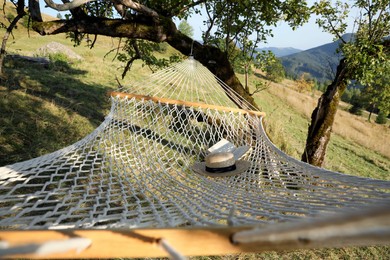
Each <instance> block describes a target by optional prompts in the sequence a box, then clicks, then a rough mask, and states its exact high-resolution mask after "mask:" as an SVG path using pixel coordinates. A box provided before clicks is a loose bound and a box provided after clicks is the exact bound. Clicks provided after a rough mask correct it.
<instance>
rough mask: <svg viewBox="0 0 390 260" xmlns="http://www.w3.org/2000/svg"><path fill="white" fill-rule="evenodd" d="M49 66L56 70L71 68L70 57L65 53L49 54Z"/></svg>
mask: <svg viewBox="0 0 390 260" xmlns="http://www.w3.org/2000/svg"><path fill="white" fill-rule="evenodd" d="M49 60H50V66H49V68H50V69H52V70H55V71H66V70H68V69H69V68H70V66H69V61H68V57H67V56H66V55H65V54H63V53H51V54H49Z"/></svg>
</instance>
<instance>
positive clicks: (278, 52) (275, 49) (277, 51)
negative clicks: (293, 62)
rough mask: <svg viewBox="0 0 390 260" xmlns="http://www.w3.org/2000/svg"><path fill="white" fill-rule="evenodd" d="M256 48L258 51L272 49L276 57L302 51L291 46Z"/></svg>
mask: <svg viewBox="0 0 390 260" xmlns="http://www.w3.org/2000/svg"><path fill="white" fill-rule="evenodd" d="M257 50H258V51H272V52H273V54H275V56H276V57H278V58H279V57H283V56H287V55H291V54H294V53H297V52H301V51H302V50H299V49H295V48H292V47H287V48H278V47H264V48H259V49H257Z"/></svg>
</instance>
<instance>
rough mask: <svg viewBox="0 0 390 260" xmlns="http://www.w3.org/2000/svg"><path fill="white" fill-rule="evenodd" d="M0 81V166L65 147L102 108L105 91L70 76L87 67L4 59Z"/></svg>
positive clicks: (81, 134)
mask: <svg viewBox="0 0 390 260" xmlns="http://www.w3.org/2000/svg"><path fill="white" fill-rule="evenodd" d="M6 65H7V66H6V73H7V78H6V79H2V82H1V83H0V113H1V115H2V116H1V117H0V166H2V165H6V164H11V163H15V162H18V161H23V160H27V159H31V158H34V157H38V156H41V155H43V154H46V153H49V152H53V151H56V150H58V149H61V148H63V147H65V146H68V145H70V144H72V143H74V142H76V141H78V140H80V139H82V138H83V137H85V136H86V135H87V134H89V133H90V132H91V131H93V129H94V128H96V127H97V126H98V125H99V124H100V123H101V122H102V121H103V120H104V117H105V115H106V114H107V113H108V110H109V107H110V103H109V99H108V97H107V96H106V93H107V91H108V90H109V89H108V88H107V87H106V86H103V85H99V84H85V83H84V82H81V81H80V80H78V79H77V78H76V77H77V76H79V75H85V74H86V73H87V71H83V70H79V69H75V68H72V66H70V65H69V66H68V65H64V64H62V66H61V67H60V68H59V67H57V68H50V67H44V66H42V65H39V64H32V63H28V62H20V61H19V62H10V63H7V64H6Z"/></svg>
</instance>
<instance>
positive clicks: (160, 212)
mask: <svg viewBox="0 0 390 260" xmlns="http://www.w3.org/2000/svg"><path fill="white" fill-rule="evenodd" d="M224 88H225V89H224ZM121 91H126V92H132V93H138V94H140V93H142V94H143V95H149V96H150V95H151V94H153V96H158V97H165V98H172V97H176V98H175V99H181V100H190V101H197V102H204V103H209V102H213V103H212V104H219V105H224V106H231V107H233V106H234V104H236V103H237V102H240V103H241V104H245V101H243V100H242V99H241V98H240V97H239V96H238V95H235V94H234V92H232V91H230V90H229V89H228V88H227V87H226V86H225V85H223V83H221V82H220V81H219V80H218V79H217V78H216V77H214V76H213V75H212V74H211V73H210V72H209V71H208V70H207V69H206V68H204V67H203V66H202V65H200V64H199V63H198V62H196V61H195V60H193V59H189V60H186V61H184V62H182V63H179V64H177V65H175V66H173V67H171V68H169V69H167V70H163V71H161V72H159V73H156V74H154V75H152V76H151V77H149V78H147V79H146V80H144V81H142V82H139V83H135V84H133V85H131V86H129V87H128V88H126V89H121ZM232 100H234V101H232ZM111 102H112V107H111V111H110V113H109V114H108V116H107V117H106V119H105V121H104V122H103V123H102V124H101V125H100V126H99V127H98V128H97V129H95V131H94V132H92V133H91V134H90V135H89V136H87V137H85V138H84V139H82V140H80V141H79V142H77V143H75V144H73V145H71V146H69V147H66V148H64V149H62V150H59V151H56V152H54V153H51V154H48V155H44V156H42V157H38V158H35V159H32V160H29V161H25V162H20V163H16V164H13V165H7V166H4V167H1V168H0V184H1V186H0V226H1V227H2V228H7V229H42V228H43V229H61V228H81V229H82V228H97V229H100V228H140V227H152V228H164V227H188V226H242V225H255V224H256V225H260V226H261V225H263V224H267V223H271V222H272V223H273V222H288V221H294V220H296V219H301V218H306V217H312V216H318V215H322V214H324V213H326V214H330V213H337V212H339V211H341V210H343V209H347V208H348V209H359V208H362V207H366V206H368V205H372V204H374V203H389V202H390V195H389V193H390V183H389V182H386V181H380V180H372V179H365V178H359V177H354V176H348V175H344V174H340V173H335V172H330V171H326V170H324V169H320V168H315V167H312V166H310V165H307V164H304V163H302V162H299V161H297V160H295V159H293V158H290V157H289V156H287V155H286V154H284V153H283V152H281V151H280V150H279V149H277V148H276V147H275V146H274V145H273V144H272V143H271V142H270V141H269V139H268V138H267V136H266V134H265V131H264V129H263V126H262V116H261V115H260V114H256V113H246V112H245V111H244V110H242V111H240V110H237V111H234V112H232V111H228V110H221V109H217V108H214V107H211V108H210V107H207V106H196V105H192V106H188V105H185V104H181V103H179V104H178V103H170V102H162V101H158V100H151V99H149V98H148V97H147V96H144V97H140V96H137V97H135V96H132V95H128V96H125V97H123V96H120V95H116V94H113V95H112V97H111ZM244 107H245V108H246V109H251V106H250V105H248V104H247V106H244ZM221 139H226V140H229V141H230V142H231V143H233V144H234V145H235V146H242V145H247V146H249V147H250V150H249V151H248V153H246V154H245V155H244V158H243V159H245V160H248V161H250V162H251V167H250V168H249V169H248V170H247V171H246V172H244V173H241V174H239V175H236V176H229V177H216V178H212V177H207V176H203V175H200V174H197V173H196V172H194V171H193V170H192V169H191V166H192V165H193V163H195V162H198V161H203V160H204V157H205V155H206V153H207V149H208V148H209V147H211V146H212V145H214V144H215V143H217V142H218V141H220V140H221Z"/></svg>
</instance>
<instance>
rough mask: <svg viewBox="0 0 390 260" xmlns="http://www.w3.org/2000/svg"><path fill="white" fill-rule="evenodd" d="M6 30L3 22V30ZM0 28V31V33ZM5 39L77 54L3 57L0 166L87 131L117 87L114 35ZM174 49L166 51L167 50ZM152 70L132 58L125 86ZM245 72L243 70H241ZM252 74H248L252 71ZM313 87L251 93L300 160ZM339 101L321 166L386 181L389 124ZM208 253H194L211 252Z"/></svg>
mask: <svg viewBox="0 0 390 260" xmlns="http://www.w3.org/2000/svg"><path fill="white" fill-rule="evenodd" d="M1 32H4V29H1ZM1 35H2V34H1ZM13 36H14V38H10V40H9V42H8V46H7V51H8V52H9V53H10V54H20V55H27V56H34V55H37V53H36V50H37V49H38V48H39V47H41V46H43V45H45V44H47V43H49V42H52V41H55V42H59V43H61V44H64V45H66V46H68V47H69V48H71V49H72V50H73V51H75V52H76V53H77V54H79V55H80V56H81V57H82V58H83V59H82V60H81V61H77V60H71V59H68V58H66V57H63V56H61V55H54V56H52V57H50V59H51V62H50V66H49V67H43V66H42V65H39V64H34V63H29V62H26V61H23V60H12V59H7V60H6V64H5V71H6V75H7V76H6V77H4V78H2V79H1V84H0V112H1V114H2V117H1V118H0V166H3V165H5V164H10V163H15V162H17V161H22V160H27V159H31V158H34V157H37V156H40V155H43V154H46V153H49V152H53V151H55V150H58V149H61V148H63V147H65V146H67V145H70V144H72V143H74V142H76V141H78V140H80V139H81V138H83V137H84V136H86V135H87V134H89V133H90V132H91V131H93V129H94V128H96V127H97V126H98V125H99V124H100V122H102V121H103V119H104V117H105V116H106V115H107V114H108V111H109V108H110V103H109V98H108V96H107V93H108V92H109V91H111V90H115V89H117V87H118V83H117V79H116V78H119V79H120V75H121V74H122V69H123V64H121V63H120V62H118V61H117V60H115V59H114V55H115V52H111V53H110V54H109V55H106V54H107V52H108V51H109V50H112V49H115V48H116V47H117V44H118V40H113V39H110V38H105V37H99V38H98V41H97V42H96V44H95V47H94V48H93V49H89V48H88V47H87V46H86V45H87V44H86V43H84V42H83V43H82V44H81V46H78V47H73V43H72V42H71V41H70V40H69V39H67V38H66V36H65V35H58V36H45V37H42V36H39V35H37V34H35V33H34V32H30V36H28V35H27V34H26V31H25V30H23V29H22V28H21V29H20V30H16V31H15V32H14V35H13ZM169 51H172V50H169ZM148 74H150V71H149V70H148V69H147V68H146V67H142V65H141V64H140V63H136V64H135V65H134V66H133V68H132V70H131V71H130V73H128V76H127V77H126V78H125V79H123V80H122V79H120V82H121V84H123V85H126V84H129V83H130V82H132V81H137V80H138V79H140V78H142V77H144V76H147V75H148ZM239 76H240V77H243V75H239ZM254 77H255V76H254V75H252V76H251V78H252V79H255V78H254ZM318 96H319V93H299V92H297V91H296V86H295V82H294V81H291V80H288V79H286V80H284V81H283V82H281V83H280V84H275V83H272V84H271V86H270V88H269V89H267V90H265V91H262V92H260V93H257V94H256V96H255V100H256V102H257V103H258V105H259V106H260V107H261V108H262V110H263V111H265V112H266V113H267V117H266V122H265V123H266V128H267V132H268V134H269V136H270V138H271V140H272V141H273V142H274V143H275V144H276V145H277V146H278V147H279V148H280V149H282V150H283V151H285V152H286V153H288V154H289V155H290V156H292V157H294V158H297V159H299V158H300V155H301V153H302V151H303V146H304V143H305V138H306V132H307V127H308V124H309V122H310V121H309V118H310V114H311V111H312V110H313V108H314V106H315V104H316V100H317V99H318ZM347 106H348V104H342V105H341V106H340V109H339V111H338V113H337V118H336V122H335V126H334V131H333V134H332V139H331V142H330V145H329V147H328V151H327V158H326V163H325V165H324V167H325V168H327V169H330V170H333V171H339V172H343V173H347V174H352V175H359V176H364V177H369V178H378V179H384V180H390V174H389V172H390V149H389V148H388V147H390V143H389V142H390V141H389V140H390V138H389V137H390V129H389V126H388V125H385V126H383V125H377V124H375V123H373V122H367V119H366V118H365V117H358V116H354V115H351V114H349V113H348V112H346V111H344V109H343V107H347ZM209 258H210V257H204V258H199V257H198V258H196V259H209ZM291 258H293V259H325V258H326V259H349V258H352V259H354V258H362V259H389V258H390V250H389V248H388V247H356V248H353V247H352V248H341V249H318V250H317V249H315V250H302V251H295V252H281V253H277V252H266V253H262V254H245V255H233V256H221V257H212V259H291Z"/></svg>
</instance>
